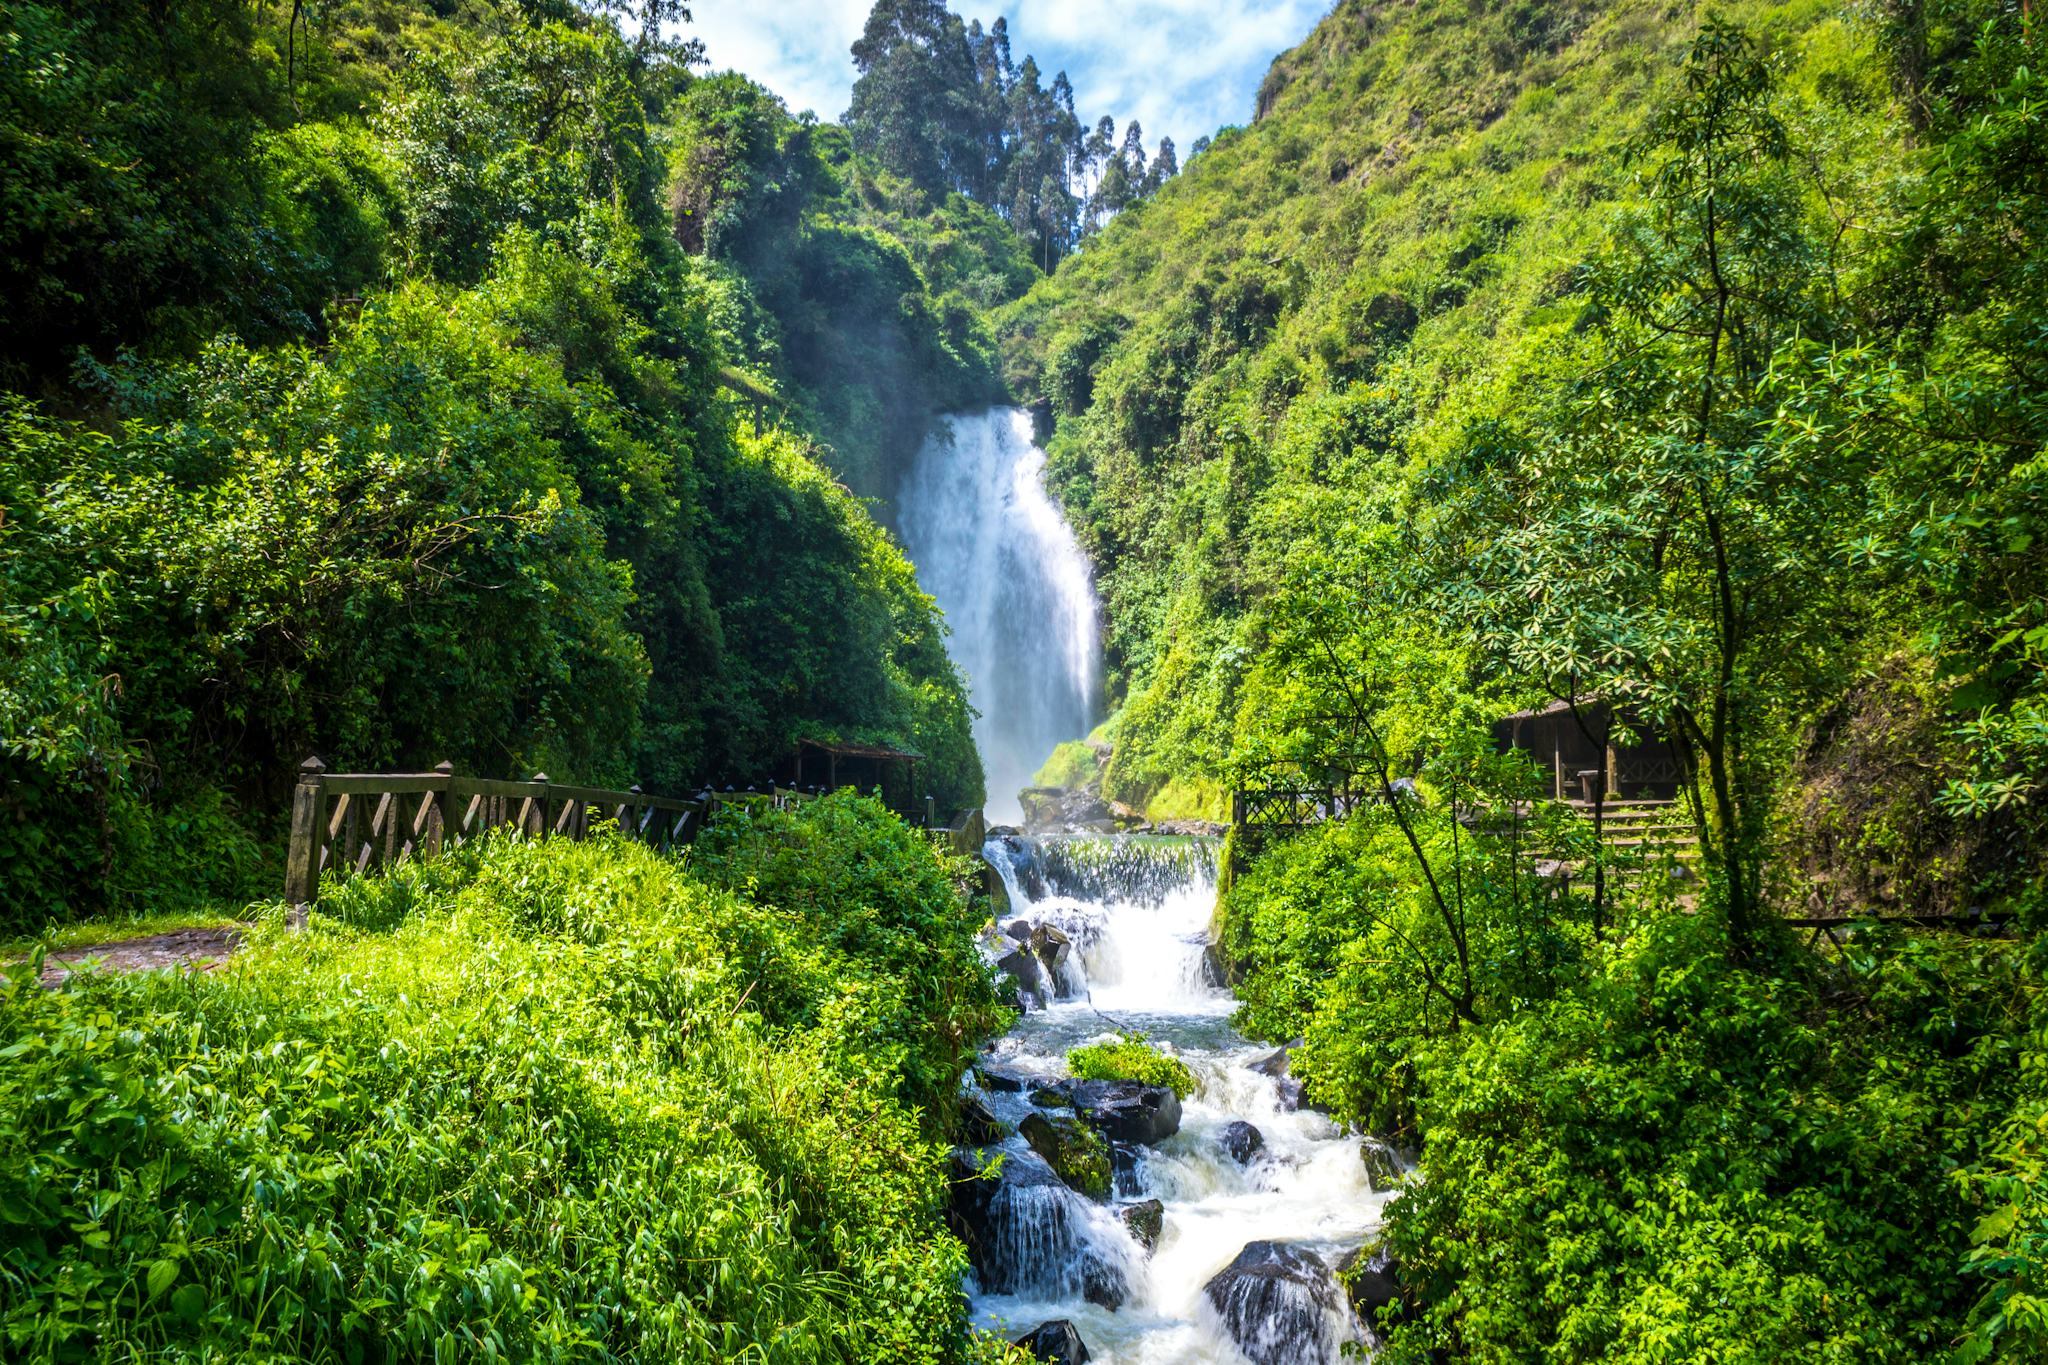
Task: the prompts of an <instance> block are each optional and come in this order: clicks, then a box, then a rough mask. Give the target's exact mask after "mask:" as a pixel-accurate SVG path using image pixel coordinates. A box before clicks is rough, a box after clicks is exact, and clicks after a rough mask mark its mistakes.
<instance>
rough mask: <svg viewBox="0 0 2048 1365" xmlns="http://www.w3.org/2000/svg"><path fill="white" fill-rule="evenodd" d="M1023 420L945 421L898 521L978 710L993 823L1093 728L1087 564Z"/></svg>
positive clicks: (1002, 413)
mask: <svg viewBox="0 0 2048 1365" xmlns="http://www.w3.org/2000/svg"><path fill="white" fill-rule="evenodd" d="M1044 470H1045V453H1044V452H1043V451H1041V450H1039V449H1038V447H1037V446H1036V445H1035V444H1033V443H1032V439H1031V419H1030V416H1029V415H1028V414H1027V413H1025V412H1024V411H1023V410H1022V409H1019V408H993V409H990V410H989V411H987V412H982V413H976V414H972V415H962V416H954V417H948V418H946V419H944V421H943V422H942V423H941V424H940V426H939V427H938V429H937V430H935V431H934V432H933V434H932V436H931V437H930V438H929V439H927V440H926V441H925V443H924V447H923V448H922V449H921V450H919V451H918V455H917V460H916V462H915V463H914V464H913V465H912V467H911V470H910V474H909V476H908V477H907V478H906V479H905V480H904V482H903V487H902V490H901V492H900V494H899V496H898V498H897V503H896V511H897V521H898V524H899V526H900V527H901V529H902V533H903V544H904V548H905V549H906V551H908V553H909V555H910V559H911V562H912V563H914V564H915V565H917V576H918V581H919V582H920V583H921V584H922V585H923V587H924V590H925V591H926V592H928V593H930V594H931V595H932V596H933V597H934V598H936V599H937V600H938V604H939V607H940V609H941V610H943V611H944V612H945V613H946V621H947V624H948V625H950V626H951V628H952V632H953V635H952V639H951V641H950V642H949V646H948V652H949V653H950V654H951V655H952V657H953V661H954V662H955V663H957V664H958V665H959V666H960V671H961V672H962V673H964V674H965V675H966V678H967V691H968V697H969V699H970V700H971V701H972V702H973V704H974V706H975V709H976V710H978V711H979V712H980V713H981V714H980V716H979V717H978V718H977V719H976V720H975V722H974V740H975V744H976V745H977V747H979V748H980V750H981V761H982V767H983V769H984V770H985V771H986V773H987V775H988V803H987V810H988V815H989V818H990V819H991V820H995V821H1010V822H1014V821H1017V820H1019V819H1021V817H1022V814H1023V808H1022V805H1021V803H1020V802H1019V801H1018V799H1017V793H1018V792H1020V791H1021V790H1023V789H1024V788H1025V787H1027V786H1029V785H1031V778H1032V775H1033V774H1034V773H1036V772H1037V770H1038V767H1039V765H1040V764H1041V763H1043V762H1044V761H1045V759H1046V757H1047V756H1048V755H1049V754H1050V753H1051V752H1052V750H1053V747H1054V746H1055V745H1057V744H1059V743H1060V742H1061V741H1063V740H1070V739H1079V738H1081V737H1083V736H1084V735H1086V734H1087V733H1088V731H1089V729H1090V727H1091V726H1093V724H1094V723H1095V719H1096V710H1097V697H1096V692H1097V689H1098V685H1099V682H1098V680H1099V675H1100V656H1101V641H1100V639H1099V637H1098V632H1097V627H1096V616H1095V590H1094V585H1093V584H1092V583H1091V582H1090V580H1089V574H1088V561H1087V559H1086V557H1085V556H1083V555H1082V553H1081V547H1080V544H1079V542H1077V541H1076V540H1075V539H1074V533H1073V532H1072V531H1071V530H1070V529H1069V528H1068V526H1067V524H1066V522H1065V521H1064V520H1063V519H1062V518H1061V516H1060V512H1059V509H1058V508H1057V507H1055V506H1054V505H1053V502H1052V499H1051V498H1050V497H1048V496H1047V495H1046V492H1045V484H1044V480H1043V474H1044Z"/></svg>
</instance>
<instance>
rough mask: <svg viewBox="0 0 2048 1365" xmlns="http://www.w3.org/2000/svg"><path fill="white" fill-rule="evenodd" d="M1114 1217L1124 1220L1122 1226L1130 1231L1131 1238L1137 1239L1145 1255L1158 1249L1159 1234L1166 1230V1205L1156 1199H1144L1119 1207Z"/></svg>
mask: <svg viewBox="0 0 2048 1365" xmlns="http://www.w3.org/2000/svg"><path fill="white" fill-rule="evenodd" d="M1116 1216H1117V1217H1119V1218H1121V1219H1123V1220H1124V1226H1125V1227H1127V1228H1129V1229H1130V1230H1131V1236H1133V1237H1135V1238H1137V1239H1138V1245H1139V1246H1141V1247H1143V1248H1145V1250H1146V1252H1147V1253H1150V1252H1152V1251H1155V1250H1157V1249H1158V1247H1159V1234H1160V1233H1161V1232H1163V1231H1165V1229H1166V1205H1164V1204H1162V1203H1160V1202H1159V1201H1158V1200H1157V1199H1144V1200H1140V1201H1139V1202H1138V1203H1135V1204H1123V1205H1119V1206H1118V1208H1117V1211H1116Z"/></svg>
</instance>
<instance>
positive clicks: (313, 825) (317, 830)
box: [284, 754, 327, 908]
mask: <svg viewBox="0 0 2048 1365" xmlns="http://www.w3.org/2000/svg"><path fill="white" fill-rule="evenodd" d="M325 771H327V765H326V764H325V763H322V762H321V761H320V758H319V756H318V755H317V754H316V755H314V756H312V757H310V758H308V759H307V760H306V761H305V762H304V763H301V764H300V765H299V781H298V785H297V786H296V787H294V788H293V789H292V842H291V848H290V850H289V851H288V852H287V853H286V855H285V862H284V898H285V903H286V904H288V905H291V906H293V907H294V908H297V907H299V906H303V905H307V904H309V903H310V902H311V901H312V899H313V893H314V891H315V890H316V889H318V887H319V885H320V844H321V842H322V836H324V835H325V834H326V832H327V831H326V830H324V829H322V828H321V826H322V825H323V824H324V823H325V821H324V820H323V819H322V818H321V817H322V815H323V814H324V812H323V811H322V810H321V807H322V806H324V805H325V804H326V802H324V801H322V800H321V799H320V774H321V773H323V772H325Z"/></svg>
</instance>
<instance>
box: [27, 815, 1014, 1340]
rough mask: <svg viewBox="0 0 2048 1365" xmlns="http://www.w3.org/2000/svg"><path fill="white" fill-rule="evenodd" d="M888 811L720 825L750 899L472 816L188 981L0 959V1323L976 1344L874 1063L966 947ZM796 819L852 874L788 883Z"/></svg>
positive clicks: (632, 851)
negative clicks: (481, 831) (429, 847)
mask: <svg viewBox="0 0 2048 1365" xmlns="http://www.w3.org/2000/svg"><path fill="white" fill-rule="evenodd" d="M885 819H886V817H884V816H882V815H881V814H880V813H879V812H877V811H875V810H874V809H873V808H872V806H871V805H868V804H866V803H861V802H857V801H853V800H850V799H849V800H842V801H840V802H837V803H828V806H827V807H825V808H821V809H820V810H819V812H818V814H817V818H816V821H815V824H814V823H813V822H812V821H811V820H808V819H806V818H802V817H794V818H791V819H790V820H787V821H777V822H772V823H764V825H763V826H760V827H749V828H744V829H738V830H732V829H729V830H726V831H725V832H724V834H723V836H722V838H721V841H720V848H721V849H722V850H723V853H722V856H723V857H724V858H725V859H726V860H727V861H726V866H728V867H730V868H734V869H737V868H739V867H741V866H746V867H759V868H761V869H763V870H764V871H767V872H768V873H769V874H770V875H769V881H770V882H771V883H772V884H773V885H775V886H776V887H777V889H778V891H779V892H780V893H782V894H783V895H785V896H786V897H787V898H788V899H787V903H785V904H776V903H773V902H772V901H770V900H768V899H767V898H765V897H760V898H757V897H754V896H751V895H748V894H744V893H743V892H740V891H733V890H726V889H722V888H721V887H719V886H717V885H715V884H713V883H712V882H711V881H709V880H707V879H706V878H704V877H702V876H699V875H696V874H693V873H690V872H686V871H685V870H683V868H682V867H681V866H680V865H679V864H678V863H676V862H673V861H668V860H664V859H662V858H659V857H657V856H656V855H654V854H653V853H651V852H649V851H648V850H646V849H645V848H644V847H642V846H639V845H637V844H633V843H631V842H626V841H618V840H609V839H599V840H595V841H592V842H590V843H585V844H576V843H568V842H562V841H548V842H529V843H509V844H498V843H494V844H490V845H487V846H485V847H482V848H477V849H467V850H462V851H459V852H457V853H455V854H452V855H450V856H448V857H445V858H442V859H438V860H435V861H432V862H429V863H426V864H424V865H420V864H414V865H408V866H406V867H403V868H401V869H399V870H397V871H395V872H394V873H392V874H391V875H389V876H378V877H370V878H364V879H361V880H356V881H352V882H350V883H347V884H346V885H343V886H341V887H338V888H334V889H330V891H329V892H328V893H327V895H326V897H325V898H324V899H323V900H322V901H321V903H320V906H319V909H318V911H317V913H316V914H315V915H314V917H313V920H312V923H311V925H310V928H309V930H308V931H307V932H305V933H301V934H292V933H288V932H286V931H284V929H283V927H282V924H281V922H280V916H281V912H280V911H275V910H274V911H273V912H272V913H271V914H270V916H269V917H268V918H267V919H266V921H265V922H264V924H263V925H261V926H260V927H259V928H258V929H257V930H256V931H255V932H254V934H253V937H252V942H251V945H250V946H249V947H248V948H247V949H245V951H244V952H243V954H242V955H241V956H240V957H239V958H238V959H237V960H236V961H235V963H234V964H233V965H232V966H231V967H230V968H228V969H226V970H224V971H221V972H218V973H214V974H171V973H163V974H149V975H135V976H94V975H89V976H85V977H75V978H73V979H71V980H70V981H69V982H68V983H67V984H66V985H65V986H64V987H63V988H61V989H57V990H49V991H46V990H43V989H40V988H39V987H38V986H37V985H36V981H35V976H34V967H35V965H36V964H35V963H30V964H26V966H25V967H17V968H14V969H13V970H12V972H11V974H10V975H9V976H8V977H7V978H6V980H5V982H4V993H0V1219H4V1220H5V1222H6V1223H7V1224H8V1226H9V1228H10V1232H9V1235H8V1237H7V1238H6V1239H5V1241H4V1245H0V1282H4V1284H5V1285H6V1292H5V1294H4V1295H0V1300H4V1303H5V1308H4V1310H0V1333H4V1336H5V1340H6V1342H7V1348H6V1353H7V1354H8V1355H9V1357H10V1358H21V1359H27V1358H55V1359H69V1358H86V1357H90V1356H95V1355H99V1354H103V1353H106V1352H116V1353H122V1354H142V1353H149V1354H165V1355H172V1356H178V1357H186V1358H198V1357H205V1356H216V1357H218V1356H223V1355H232V1356H238V1357H239V1356H247V1355H251V1354H265V1355H274V1356H289V1357H291V1358H294V1359H306V1360H356V1359H365V1358H374V1359H401V1358H402V1359H421V1358H426V1357H428V1356H434V1357H436V1358H441V1357H463V1358H481V1359H515V1360H558V1361H561V1360H589V1361H602V1360H617V1359H629V1358H630V1359H673V1360H690V1361H713V1360H718V1361H726V1360H733V1359H739V1358H746V1359H757V1360H762V1361H773V1362H785V1361H786V1362H806V1363H807V1365H808V1363H809V1362H825V1361H839V1360H888V1361H892V1362H893V1361H904V1362H942V1361H964V1360H969V1359H978V1358H983V1357H984V1356H988V1357H990V1358H992V1356H993V1353H994V1351H995V1350H996V1349H997V1348H996V1347H995V1346H991V1345H987V1344H983V1343H980V1342H978V1341H976V1340H974V1339H972V1338H971V1337H970V1336H969V1334H968V1333H967V1331H966V1328H965V1323H964V1319H963V1314H962V1310H961V1301H960V1299H959V1296H958V1283H959V1277H960V1275H961V1273H962V1270H963V1268H964V1257H963V1255H962V1252H961V1249H960V1247H959V1245H958V1244H957V1243H956V1242H954V1241H953V1240H952V1239H951V1238H950V1237H948V1236H946V1235H945V1234H944V1232H943V1231H942V1230H941V1228H940V1225H939V1223H938V1218H937V1211H938V1207H939V1204H940V1201H941V1198H942V1194H943V1188H944V1187H943V1175H942V1170H943V1157H944V1151H945V1148H944V1146H943V1144H942V1142H940V1141H939V1140H938V1137H937V1134H938V1128H937V1125H936V1124H935V1123H930V1122H929V1121H928V1120H927V1119H926V1118H925V1117H924V1116H923V1115H922V1114H921V1113H920V1112H919V1111H918V1110H917V1109H916V1108H914V1107H913V1106H912V1105H911V1104H909V1103H907V1102H906V1101H905V1099H904V1098H902V1097H901V1096H900V1095H899V1093H898V1092H899V1090H904V1089H909V1088H910V1087H908V1086H905V1085H904V1084H903V1082H904V1079H905V1077H906V1075H908V1074H909V1073H908V1072H907V1071H906V1070H905V1067H906V1059H907V1058H910V1057H913V1056H915V1057H921V1058H926V1059H931V1060H932V1061H933V1063H934V1064H936V1059H937V1058H938V1057H939V1056H942V1055H945V1053H944V1050H943V1048H942V1047H941V1046H939V1045H936V1044H933V1043H932V1042H931V1041H930V1040H932V1039H938V1040H942V1042H943V1046H944V1047H950V1048H957V1047H958V1046H960V1042H959V1038H960V1030H961V1029H962V1028H963V1027H965V1026H966V1025H967V1023H968V1021H969V1018H970V1016H969V1015H966V1014H962V1013H959V1012H958V1011H959V1009H960V995H959V993H958V992H960V991H963V990H964V991H967V992H969V993H971V994H972V995H973V1000H974V1003H975V1005H976V1006H977V1007H981V1008H987V1007H988V1006H987V1000H988V998H989V997H988V993H987V989H986V981H985V978H984V977H978V976H975V975H973V974H968V975H966V976H964V977H959V978H956V980H955V986H956V993H955V995H954V996H953V997H952V998H951V999H950V1000H949V999H948V998H947V997H944V996H941V995H939V994H936V993H934V992H933V991H932V990H930V989H928V987H929V984H930V982H929V981H928V980H926V979H923V978H920V977H919V976H918V972H919V971H920V969H921V963H922V962H923V961H925V960H926V958H927V957H928V958H930V959H932V960H942V959H948V958H951V957H954V956H959V957H964V958H965V959H967V960H972V958H973V947H972V942H971V932H972V931H971V921H972V916H971V915H970V914H969V913H968V911H967V909H966V908H965V906H964V905H963V904H962V903H961V901H960V899H959V897H958V895H957V894H956V893H955V892H954V891H953V889H952V887H951V886H950V884H949V882H948V879H947V876H946V872H945V869H944V868H943V867H942V866H941V864H940V862H939V860H938V858H937V857H936V856H935V855H934V854H933V853H932V852H931V851H930V850H928V849H925V848H923V847H921V846H920V845H919V844H918V843H917V841H916V839H915V837H914V836H910V835H907V834H906V835H905V837H904V838H903V839H902V840H898V841H895V842H891V841H890V840H889V839H888V838H887V837H886V832H887V828H888V827H887V825H885V824H884V823H883V822H884V820H885ZM898 828H899V829H900V826H899V827H898ZM814 829H815V830H816V831H817V837H816V840H815V842H814V843H813V844H812V845H811V853H812V855H813V856H814V857H815V858H817V859H818V860H820V861H823V860H825V859H828V858H829V859H846V860H848V861H850V862H853V863H856V864H858V865H859V866H860V868H861V869H862V870H861V871H859V872H857V873H855V874H853V875H851V876H848V877H845V878H840V879H838V880H835V881H833V882H832V883H831V886H832V887H833V892H834V894H832V895H831V896H825V895H822V894H820V895H816V896H812V897H808V898H806V897H802V896H799V895H798V894H797V891H798V888H799V887H800V886H802V885H805V884H807V883H805V881H804V878H803V877H802V876H800V875H799V874H798V872H797V871H796V870H795V869H794V867H790V868H789V869H788V870H786V871H784V872H780V873H777V872H776V871H775V869H777V868H781V867H783V866H784V864H783V862H782V859H781V856H780V853H779V852H778V850H776V849H775V848H771V847H770V845H773V844H776V843H777V842H778V841H780V840H785V839H790V840H804V839H807V838H810V837H811V834H812V831H813V830H814ZM870 841H873V846H872V847H870ZM819 889H820V890H822V887H821V888H819ZM898 915H904V916H907V917H908V919H909V922H910V924H912V925H915V926H916V927H915V929H913V928H911V927H908V926H907V925H906V926H903V927H899V926H898V925H897V923H896V916H898ZM919 933H922V934H925V935H929V938H930V941H929V943H928V944H926V945H925V947H924V949H923V950H922V952H920V951H919V950H918V949H916V948H914V947H913V945H912V940H913V939H914V938H916V937H917V935H918V934H919ZM977 982H979V983H980V986H979V989H978V990H977V987H976V983H977ZM949 1008H950V1009H954V1010H955V1011H956V1012H955V1013H954V1014H952V1015H949V1014H948V1013H947V1011H948V1009H949ZM884 1017H885V1018H886V1023H885V1024H884V1025H883V1026H882V1027H876V1021H877V1019H878V1018H884ZM940 1079H941V1077H940V1076H939V1075H938V1074H937V1073H936V1072H935V1073H933V1074H932V1075H931V1076H930V1077H929V1078H927V1082H926V1083H927V1084H937V1083H938V1082H939V1081H940Z"/></svg>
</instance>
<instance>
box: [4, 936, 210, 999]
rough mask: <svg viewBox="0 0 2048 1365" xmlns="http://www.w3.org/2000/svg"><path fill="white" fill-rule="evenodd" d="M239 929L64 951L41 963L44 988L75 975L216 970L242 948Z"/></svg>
mask: <svg viewBox="0 0 2048 1365" xmlns="http://www.w3.org/2000/svg"><path fill="white" fill-rule="evenodd" d="M241 941H242V931H241V930H239V929H178V930H174V931H173V932H171V933H168V934H151V935H149V936H148V937H146V938H124V939H117V940H115V941H113V942H111V943H95V944H93V945H92V946H91V947H90V948H65V949H63V950H62V951H59V952H54V953H51V954H50V955H49V956H48V957H46V958H44V959H43V984H44V985H45V986H55V985H57V984H58V983H59V982H61V981H63V980H64V979H65V978H66V977H68V976H70V975H71V974H72V973H73V972H76V971H91V970H94V969H98V970H101V971H113V972H150V971H160V970H162V969H164V968H166V967H187V968H190V969H192V970H194V971H202V972H210V971H214V970H216V969H218V968H219V967H220V966H221V964H222V963H224V962H226V961H227V960H228V958H229V957H231V956H232V955H233V954H234V951H235V949H236V948H237V947H238V946H239V945H240V944H241Z"/></svg>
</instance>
